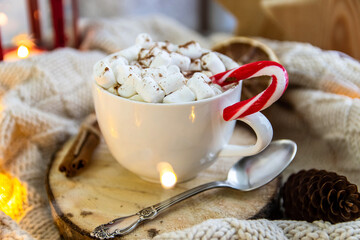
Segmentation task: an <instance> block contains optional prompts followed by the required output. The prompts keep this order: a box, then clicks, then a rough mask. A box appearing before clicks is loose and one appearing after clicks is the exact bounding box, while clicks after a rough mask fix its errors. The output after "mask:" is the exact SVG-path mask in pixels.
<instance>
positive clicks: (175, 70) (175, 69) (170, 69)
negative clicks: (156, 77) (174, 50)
mask: <svg viewBox="0 0 360 240" xmlns="http://www.w3.org/2000/svg"><path fill="white" fill-rule="evenodd" d="M167 70H168V73H169V74H170V73H179V72H180V68H179V67H178V66H176V65H170V66H168V67H167Z"/></svg>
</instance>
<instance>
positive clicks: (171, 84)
mask: <svg viewBox="0 0 360 240" xmlns="http://www.w3.org/2000/svg"><path fill="white" fill-rule="evenodd" d="M184 80H185V78H184V75H182V74H181V73H172V74H169V75H167V76H166V77H164V78H161V79H159V81H158V84H159V85H160V87H161V88H162V89H163V90H164V92H165V94H170V93H172V92H174V91H176V90H178V89H179V88H181V87H182V86H184Z"/></svg>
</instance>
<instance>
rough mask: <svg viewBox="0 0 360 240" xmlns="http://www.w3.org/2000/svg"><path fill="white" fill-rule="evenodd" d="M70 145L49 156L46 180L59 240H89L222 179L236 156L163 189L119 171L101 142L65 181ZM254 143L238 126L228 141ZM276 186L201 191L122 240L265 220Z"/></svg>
mask: <svg viewBox="0 0 360 240" xmlns="http://www.w3.org/2000/svg"><path fill="white" fill-rule="evenodd" d="M240 136H241V137H240ZM71 141H73V139H72V140H69V141H68V142H67V143H66V144H65V145H64V146H63V148H62V149H61V150H60V151H59V152H58V153H57V154H56V156H55V157H54V159H53V162H52V164H51V166H50V168H49V171H48V178H47V190H48V196H49V201H50V206H51V208H52V215H53V218H54V221H55V223H56V225H57V226H58V228H59V231H60V233H61V235H62V237H63V238H64V239H92V238H91V237H90V234H89V233H90V232H91V231H92V230H93V229H94V228H95V227H96V226H98V225H100V224H103V223H106V222H108V221H110V220H112V219H114V218H117V217H120V216H126V215H130V214H133V213H136V212H138V211H139V210H141V209H143V208H145V207H148V206H150V205H153V204H156V203H158V202H160V201H163V200H165V199H167V198H169V197H172V196H174V195H176V194H178V193H180V192H183V191H185V190H187V189H190V188H192V187H195V186H197V185H199V184H203V183H206V182H209V181H214V180H223V179H225V178H226V175H227V171H228V169H229V168H230V167H231V166H232V164H233V163H234V162H236V161H237V159H236V158H221V159H218V160H217V161H216V162H215V163H214V164H213V165H212V166H211V167H210V168H208V169H206V170H205V171H203V172H201V173H200V174H199V175H198V176H197V177H196V178H194V179H192V180H190V181H188V182H185V183H181V184H178V185H176V187H175V188H172V189H168V190H166V189H163V188H162V187H161V185H159V184H155V183H149V182H146V181H144V180H142V179H140V178H139V177H137V176H135V175H134V174H132V173H131V172H129V171H127V170H126V169H124V168H123V167H122V166H121V165H120V164H118V163H117V162H116V160H115V159H114V158H113V157H112V156H111V154H110V153H109V151H108V149H107V147H106V144H105V143H104V142H103V141H102V142H101V143H100V146H99V147H98V148H97V149H96V151H95V153H94V156H93V159H92V160H91V163H90V165H89V166H88V167H87V168H86V169H85V170H84V171H82V172H81V173H80V174H79V175H77V176H75V177H73V178H66V177H65V176H64V174H62V173H61V172H59V170H58V166H59V164H60V162H61V161H62V157H63V156H64V154H65V152H66V150H67V149H69V147H70V144H71ZM253 141H254V137H253V134H252V133H251V132H249V131H248V130H247V129H245V128H243V127H239V126H237V127H236V129H235V132H234V135H233V138H232V139H231V143H233V144H235V143H238V144H246V143H251V142H253ZM279 186H280V180H279V178H277V179H275V180H274V181H272V182H271V183H269V184H268V185H266V186H264V187H262V188H260V189H258V190H255V191H252V192H246V193H244V192H240V191H235V190H231V189H213V190H209V191H206V192H203V193H201V194H198V195H196V196H194V197H192V198H190V199H187V200H185V201H183V202H181V203H178V204H177V205H176V206H174V207H172V208H170V209H168V210H167V211H166V212H164V213H163V214H161V215H159V216H158V217H157V218H156V219H154V220H152V221H149V222H146V223H144V224H142V225H141V226H140V227H138V228H137V229H136V230H135V231H134V232H132V233H131V234H129V235H127V236H125V237H124V238H121V239H151V238H152V237H154V236H155V235H158V234H161V233H164V232H169V231H175V230H180V229H184V228H188V227H191V226H193V225H195V224H199V223H201V222H203V221H205V220H207V219H211V218H225V217H234V218H239V219H248V218H260V217H269V216H271V215H272V214H274V213H276V211H277V209H278V206H277V203H278V202H277V194H278V189H279Z"/></svg>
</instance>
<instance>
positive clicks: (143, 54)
mask: <svg viewBox="0 0 360 240" xmlns="http://www.w3.org/2000/svg"><path fill="white" fill-rule="evenodd" d="M149 52H150V50H148V49H141V50H140V52H139V55H138V58H139V59H144V58H147V57H149Z"/></svg>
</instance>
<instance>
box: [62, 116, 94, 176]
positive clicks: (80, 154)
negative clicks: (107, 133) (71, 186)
mask: <svg viewBox="0 0 360 240" xmlns="http://www.w3.org/2000/svg"><path fill="white" fill-rule="evenodd" d="M99 143H100V129H99V125H98V124H97V120H96V116H95V114H91V115H89V116H88V117H87V118H86V119H85V121H84V122H83V123H82V124H81V127H80V131H79V133H78V135H77V136H76V138H75V140H74V142H73V143H72V145H71V147H70V149H69V151H68V152H67V153H66V155H65V157H64V159H63V161H62V162H61V164H60V166H59V171H60V172H65V175H66V177H73V176H75V175H76V174H77V173H78V172H79V171H80V170H81V169H83V168H85V167H86V166H87V165H88V164H89V162H90V160H91V158H92V154H93V152H94V150H95V149H96V147H97V146H98V145H99Z"/></svg>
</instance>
